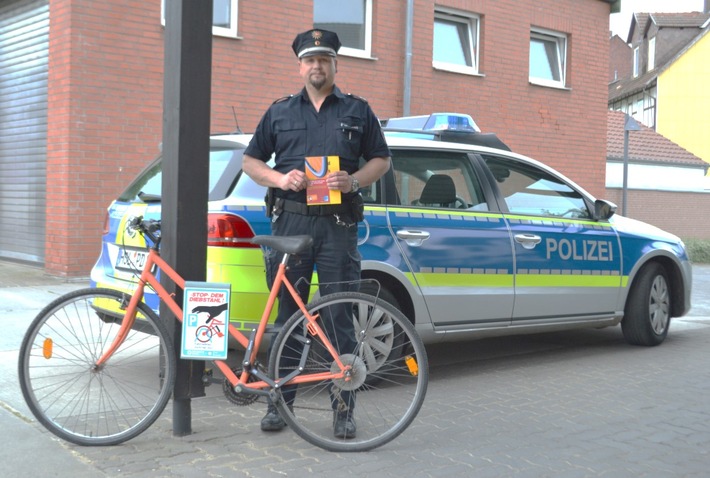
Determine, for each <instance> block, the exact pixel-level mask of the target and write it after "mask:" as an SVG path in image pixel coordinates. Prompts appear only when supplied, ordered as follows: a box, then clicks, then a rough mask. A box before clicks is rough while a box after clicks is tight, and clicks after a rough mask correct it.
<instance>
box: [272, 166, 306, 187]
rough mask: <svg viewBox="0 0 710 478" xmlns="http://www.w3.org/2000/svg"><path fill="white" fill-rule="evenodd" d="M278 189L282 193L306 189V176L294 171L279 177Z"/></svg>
mask: <svg viewBox="0 0 710 478" xmlns="http://www.w3.org/2000/svg"><path fill="white" fill-rule="evenodd" d="M279 187H280V188H281V189H283V190H284V191H301V190H302V189H303V188H305V187H306V174H305V173H304V172H303V171H299V170H297V169H294V170H292V171H289V172H288V173H286V174H284V175H283V176H281V182H280V183H279Z"/></svg>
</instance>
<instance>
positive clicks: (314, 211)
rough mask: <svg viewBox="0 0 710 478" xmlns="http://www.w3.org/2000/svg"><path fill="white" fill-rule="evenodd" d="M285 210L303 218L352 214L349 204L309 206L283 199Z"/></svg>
mask: <svg viewBox="0 0 710 478" xmlns="http://www.w3.org/2000/svg"><path fill="white" fill-rule="evenodd" d="M283 210H284V211H286V212H293V213H296V214H301V215H303V216H332V215H333V214H343V213H349V212H351V208H350V205H349V204H325V205H322V206H309V205H308V204H306V203H303V202H298V201H292V200H290V199H283Z"/></svg>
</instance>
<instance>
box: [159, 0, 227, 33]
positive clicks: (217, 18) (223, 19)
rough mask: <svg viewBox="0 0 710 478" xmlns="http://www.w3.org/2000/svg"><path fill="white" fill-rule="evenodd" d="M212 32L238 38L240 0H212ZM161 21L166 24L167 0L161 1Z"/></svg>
mask: <svg viewBox="0 0 710 478" xmlns="http://www.w3.org/2000/svg"><path fill="white" fill-rule="evenodd" d="M212 2H213V5H212V34H213V35H218V36H223V37H231V38H237V5H238V0H212ZM160 23H161V24H162V25H163V26H165V0H162V1H161V2H160Z"/></svg>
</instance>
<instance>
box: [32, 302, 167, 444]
mask: <svg viewBox="0 0 710 478" xmlns="http://www.w3.org/2000/svg"><path fill="white" fill-rule="evenodd" d="M129 300H130V296H128V295H125V294H122V293H120V292H117V291H114V290H109V289H82V290H78V291H75V292H71V293H69V294H66V295H64V296H62V297H60V298H58V299H57V300H55V301H53V302H52V303H51V304H49V305H48V306H47V307H45V308H44V309H43V310H42V311H41V312H40V313H39V315H37V317H36V318H35V319H34V321H33V322H32V324H31V325H30V327H29V329H28V330H27V333H26V334H25V338H24V340H23V342H22V346H21V348H20V358H19V365H18V376H19V379H20V386H21V388H22V394H23V396H24V398H25V401H26V402H27V405H28V407H29V408H30V410H31V411H32V413H33V414H34V416H35V417H36V418H37V420H38V421H39V422H40V423H41V424H42V425H44V426H45V427H46V428H47V429H48V430H49V431H51V432H52V433H54V434H55V435H57V436H58V437H60V438H63V439H64V440H67V441H69V442H72V443H76V444H78V445H116V444H118V443H122V442H124V441H126V440H129V439H131V438H134V437H135V436H137V435H138V434H140V433H141V432H143V431H145V430H146V429H147V428H148V427H149V426H150V425H151V424H152V423H153V422H154V421H155V420H156V419H157V418H158V416H160V414H161V412H162V411H163V409H164V408H165V406H166V405H167V403H168V400H169V399H170V395H171V393H172V390H173V386H174V383H175V369H176V364H175V353H174V347H173V344H172V341H171V340H170V339H169V337H168V333H167V330H166V328H165V325H164V324H163V323H162V322H161V321H160V319H159V318H158V316H157V315H156V314H155V312H153V311H152V310H151V309H150V308H149V307H148V306H146V305H145V304H143V303H141V304H139V306H138V311H137V313H136V314H137V317H136V321H135V324H134V325H133V327H132V328H131V330H130V331H129V333H128V335H127V337H126V339H125V341H124V342H123V344H122V345H121V346H120V347H119V348H118V350H116V351H115V352H114V354H113V355H112V356H111V358H109V360H108V361H107V362H106V363H104V364H103V365H101V366H100V367H96V366H95V364H96V360H97V359H98V358H99V357H101V355H102V354H103V353H104V351H105V350H106V349H107V348H108V347H109V346H110V345H111V344H112V343H113V340H114V338H115V337H116V334H117V332H118V330H119V328H120V326H121V321H122V317H121V314H122V313H123V311H124V310H125V308H126V306H127V305H128V301H129ZM119 317H121V318H119Z"/></svg>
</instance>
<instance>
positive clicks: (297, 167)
mask: <svg viewBox="0 0 710 478" xmlns="http://www.w3.org/2000/svg"><path fill="white" fill-rule="evenodd" d="M292 48H293V51H294V53H295V54H296V56H297V57H298V65H299V74H300V76H301V78H302V79H303V82H304V88H303V89H302V90H301V91H300V92H299V93H297V94H295V95H292V96H289V97H285V98H281V99H279V100H277V101H275V102H274V103H273V104H272V105H271V106H270V107H269V109H268V110H267V111H266V113H265V114H264V116H263V117H262V119H261V121H260V122H259V125H258V126H257V128H256V131H255V133H254V137H253V139H252V140H251V142H250V143H249V146H248V147H247V149H246V151H245V154H244V162H243V169H244V172H245V173H246V174H247V175H249V176H250V177H251V178H252V179H253V180H254V181H256V182H257V183H259V184H261V185H263V186H267V187H268V188H270V193H271V194H270V196H271V200H270V201H269V202H268V204H267V208H268V210H267V214H271V219H272V233H273V234H274V235H277V236H286V235H297V234H308V235H311V236H312V237H313V238H314V242H313V246H312V248H311V250H310V251H309V252H308V253H306V254H303V255H299V259H300V261H299V262H298V263H297V264H293V265H292V266H290V267H289V270H288V272H287V277H288V279H289V280H290V281H291V282H292V283H296V282H297V281H298V279H300V278H302V277H305V278H306V280H307V281H308V282H310V280H311V276H312V274H313V267H314V266H316V267H317V269H318V279H319V283H321V284H326V283H329V284H330V285H321V286H320V292H321V295H325V294H328V293H333V292H338V291H342V290H357V281H358V280H359V279H360V254H359V252H358V249H357V221H358V220H361V217H358V216H359V215H360V214H361V213H362V209H361V208H362V200H361V197H360V194H359V193H358V189H359V188H360V187H364V186H368V185H370V184H372V183H374V182H375V181H377V180H378V179H379V178H380V177H381V176H382V175H383V174H384V173H385V172H386V171H387V170H388V169H389V166H390V152H389V149H388V147H387V144H386V142H385V139H384V136H383V134H382V130H381V128H380V124H379V121H378V120H377V117H376V116H375V115H374V113H373V112H372V110H371V109H370V107H369V105H368V104H367V102H366V101H365V100H363V99H362V98H360V97H357V96H354V95H350V94H343V93H342V92H341V91H340V89H338V87H337V86H335V73H336V71H337V65H338V63H337V59H336V58H337V52H338V49H339V48H340V40H339V39H338V35H337V34H336V33H334V32H330V31H327V30H322V29H314V30H309V31H307V32H303V33H300V34H298V35H297V36H296V38H295V40H294V41H293V45H292ZM272 154H274V155H275V164H274V167H273V168H271V167H270V166H268V165H267V164H266V162H267V161H268V160H269V159H270V158H271V156H272ZM307 156H339V158H340V170H339V171H335V172H331V173H329V174H328V175H327V176H326V184H327V186H328V189H330V190H338V191H340V192H341V198H342V199H341V204H337V205H321V206H312V205H307V202H306V192H305V190H306V176H305V166H304V164H305V158H306V157H307ZM360 157H362V158H363V159H364V160H365V161H366V162H365V165H364V166H363V167H362V168H360V169H358V163H359V158H360ZM280 259H281V257H280V254H279V253H277V252H276V251H269V252H267V253H266V266H267V278H268V280H269V285H271V283H272V282H271V281H272V279H273V277H274V275H275V271H276V268H277V266H278V263H279V261H280ZM302 289H303V290H300V291H299V292H300V293H301V296H302V298H303V299H304V301H305V300H307V298H308V287H303V288H302ZM297 309H298V307H297V306H296V304H295V303H294V301H293V299H292V298H291V297H290V295H289V294H288V292H287V291H286V290H285V289H282V290H281V291H280V293H279V307H278V315H277V319H276V324H277V325H283V324H284V323H285V322H286V320H288V318H289V317H291V315H292V314H293V313H295V312H296V310H297ZM338 317H339V318H340V319H341V320H338V319H337V318H336V319H333V321H334V322H335V323H333V324H330V325H328V324H326V328H330V329H331V330H332V331H333V333H335V335H336V337H335V340H333V342H334V344H335V345H336V346H337V347H338V348H339V350H338V352H339V353H340V354H346V353H353V352H354V348H355V347H356V345H357V344H356V341H355V332H354V326H353V323H352V316H351V314H348V313H343V314H338ZM280 365H281V366H285V365H286V364H283V363H282V364H280ZM291 365H292V364H291ZM282 393H283V398H284V400H285V401H286V403H287V404H288V405H292V404H293V401H294V399H295V393H296V391H295V390H294V389H293V388H292V389H290V390H288V387H286V389H284V390H283V391H282ZM354 395H355V394H354V393H349V392H345V391H340V392H337V391H335V392H332V394H331V400H332V402H333V403H332V406H333V410H334V418H333V433H334V435H335V436H336V437H338V438H349V437H350V438H351V437H354V436H355V434H356V425H355V421H354V419H353V410H354V407H355V396H354ZM285 426H286V423H285V422H284V421H283V419H282V418H281V417H280V416H279V414H278V411H277V410H276V408H275V407H274V406H273V405H272V404H269V408H268V410H267V413H266V415H265V416H264V418H263V419H262V421H261V429H262V430H264V431H276V430H281V429H283V428H284V427H285Z"/></svg>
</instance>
